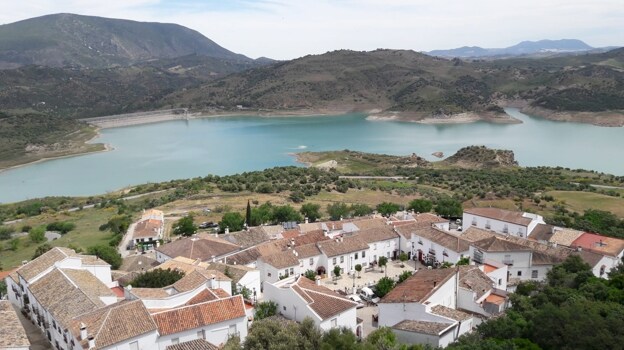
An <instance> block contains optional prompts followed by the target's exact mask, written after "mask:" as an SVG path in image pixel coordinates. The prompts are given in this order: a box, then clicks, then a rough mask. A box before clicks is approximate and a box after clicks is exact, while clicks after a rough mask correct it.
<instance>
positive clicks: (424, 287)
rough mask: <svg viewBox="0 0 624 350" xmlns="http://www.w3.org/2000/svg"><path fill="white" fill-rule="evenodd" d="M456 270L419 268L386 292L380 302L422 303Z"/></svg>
mask: <svg viewBox="0 0 624 350" xmlns="http://www.w3.org/2000/svg"><path fill="white" fill-rule="evenodd" d="M455 273H456V270H455V269H454V268H448V269H434V270H419V271H417V272H416V273H415V274H413V275H412V277H410V278H408V279H407V280H405V281H403V282H402V283H401V284H399V285H398V286H396V287H395V288H394V289H393V290H391V291H390V293H388V294H386V295H385V296H384V297H383V298H382V299H381V301H380V302H381V303H404V302H407V303H412V302H415V303H424V302H425V301H426V300H427V298H429V297H430V296H431V295H432V294H433V292H434V291H436V290H438V289H439V288H440V286H442V285H443V284H444V283H445V282H446V281H448V280H449V279H450V278H451V277H452V276H453V275H454V274H455Z"/></svg>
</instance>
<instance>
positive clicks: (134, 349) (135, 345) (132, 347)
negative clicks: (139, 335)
mask: <svg viewBox="0 0 624 350" xmlns="http://www.w3.org/2000/svg"><path fill="white" fill-rule="evenodd" d="M129 345H130V350H139V341H138V340H137V341H133V342H132V343H130V344H129Z"/></svg>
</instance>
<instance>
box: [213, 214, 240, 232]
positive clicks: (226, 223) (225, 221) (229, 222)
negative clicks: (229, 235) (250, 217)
mask: <svg viewBox="0 0 624 350" xmlns="http://www.w3.org/2000/svg"><path fill="white" fill-rule="evenodd" d="M244 225H245V218H243V216H242V215H241V214H240V213H238V212H229V213H225V214H223V217H222V218H221V221H220V222H219V230H220V232H221V233H223V232H225V228H226V227H227V228H228V229H229V230H230V232H235V231H240V230H242V229H243V226H244Z"/></svg>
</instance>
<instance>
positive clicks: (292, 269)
mask: <svg viewBox="0 0 624 350" xmlns="http://www.w3.org/2000/svg"><path fill="white" fill-rule="evenodd" d="M290 274H291V275H294V274H295V269H294V268H293V267H291V268H290Z"/></svg>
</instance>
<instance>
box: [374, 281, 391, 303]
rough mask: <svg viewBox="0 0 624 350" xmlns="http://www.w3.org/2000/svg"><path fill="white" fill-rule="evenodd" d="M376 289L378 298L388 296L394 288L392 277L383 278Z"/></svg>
mask: <svg viewBox="0 0 624 350" xmlns="http://www.w3.org/2000/svg"><path fill="white" fill-rule="evenodd" d="M376 287H377V290H376V294H377V296H379V297H380V298H382V297H383V296H384V295H386V294H388V293H389V292H390V291H391V290H392V288H394V280H393V279H392V278H390V277H382V278H380V279H379V281H377V285H376Z"/></svg>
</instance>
